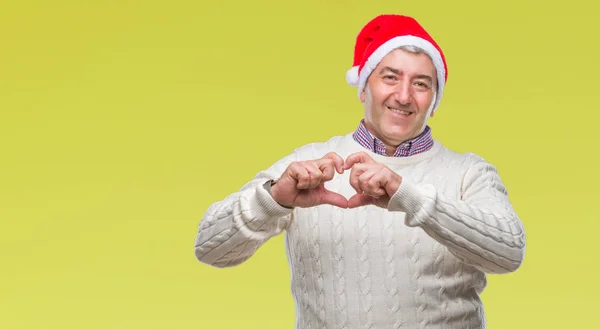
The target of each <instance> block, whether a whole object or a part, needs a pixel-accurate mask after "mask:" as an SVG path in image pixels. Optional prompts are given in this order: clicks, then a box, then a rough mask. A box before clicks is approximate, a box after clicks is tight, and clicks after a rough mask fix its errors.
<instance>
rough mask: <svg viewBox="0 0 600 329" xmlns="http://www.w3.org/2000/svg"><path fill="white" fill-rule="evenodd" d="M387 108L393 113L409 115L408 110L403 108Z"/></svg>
mask: <svg viewBox="0 0 600 329" xmlns="http://www.w3.org/2000/svg"><path fill="white" fill-rule="evenodd" d="M388 109H390V110H391V111H392V112H394V113H400V114H404V115H410V112H407V111H404V110H396V109H392V108H389V107H388Z"/></svg>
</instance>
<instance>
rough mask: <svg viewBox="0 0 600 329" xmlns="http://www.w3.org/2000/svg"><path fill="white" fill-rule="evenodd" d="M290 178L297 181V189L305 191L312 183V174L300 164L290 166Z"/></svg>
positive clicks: (295, 163)
mask: <svg viewBox="0 0 600 329" xmlns="http://www.w3.org/2000/svg"><path fill="white" fill-rule="evenodd" d="M290 177H292V178H293V179H294V180H295V181H296V188H297V189H299V190H304V189H307V188H308V185H309V183H310V174H309V173H308V170H307V169H306V167H305V166H304V165H302V164H300V163H297V162H294V163H292V164H291V165H290Z"/></svg>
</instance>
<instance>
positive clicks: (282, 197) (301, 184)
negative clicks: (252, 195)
mask: <svg viewBox="0 0 600 329" xmlns="http://www.w3.org/2000/svg"><path fill="white" fill-rule="evenodd" d="M343 167H344V159H342V158H341V157H340V156H339V155H337V154H336V153H334V152H329V153H327V154H326V155H325V156H324V157H322V158H320V159H316V160H308V161H295V162H292V163H291V164H290V165H289V166H288V167H287V169H286V170H285V171H284V172H283V174H282V175H281V177H280V178H279V179H278V180H277V182H276V183H275V184H274V185H273V186H272V187H271V196H272V197H273V199H274V200H275V201H276V202H277V203H279V204H280V205H282V206H284V207H288V208H293V207H301V208H308V207H314V206H317V205H321V204H330V205H334V206H338V207H340V208H347V207H348V200H346V198H345V197H344V196H342V195H341V194H338V193H335V192H331V191H329V190H327V189H326V188H325V182H327V181H330V180H331V179H333V176H334V175H335V172H336V171H337V172H338V173H339V174H341V173H343V172H344V169H343Z"/></svg>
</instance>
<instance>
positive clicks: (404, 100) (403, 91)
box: [394, 80, 413, 105]
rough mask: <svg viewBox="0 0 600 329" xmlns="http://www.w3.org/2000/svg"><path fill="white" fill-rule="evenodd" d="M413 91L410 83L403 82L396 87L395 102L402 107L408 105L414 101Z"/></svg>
mask: <svg viewBox="0 0 600 329" xmlns="http://www.w3.org/2000/svg"><path fill="white" fill-rule="evenodd" d="M412 98H413V96H412V90H411V86H410V81H406V80H402V81H400V83H399V84H398V85H397V86H396V90H395V92H394V100H396V101H397V102H398V103H400V104H401V105H408V104H410V102H411V101H412Z"/></svg>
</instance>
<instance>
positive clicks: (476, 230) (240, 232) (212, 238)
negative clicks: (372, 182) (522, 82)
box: [195, 134, 525, 329]
mask: <svg viewBox="0 0 600 329" xmlns="http://www.w3.org/2000/svg"><path fill="white" fill-rule="evenodd" d="M330 151H335V152H336V153H338V154H339V155H340V156H341V157H342V158H344V159H345V158H346V157H348V156H349V155H350V154H352V153H355V152H359V151H363V152H366V153H367V154H368V155H369V156H371V157H372V158H373V159H374V160H375V161H378V162H380V163H383V164H385V165H387V166H388V167H389V168H390V169H392V170H394V171H396V172H397V173H399V174H400V175H401V176H402V177H403V181H402V184H401V186H400V188H399V189H398V191H397V192H396V193H395V194H394V195H393V196H392V198H391V200H390V203H389V206H388V209H382V208H379V207H376V206H364V207H360V208H357V209H341V208H338V207H334V206H330V205H321V206H317V207H313V208H295V209H289V208H285V207H282V206H280V205H279V204H277V203H276V202H275V201H274V200H273V199H272V198H271V196H270V194H269V193H268V191H267V190H266V189H265V188H264V186H263V185H264V184H265V183H266V182H267V181H268V180H270V179H274V180H276V179H278V178H279V177H280V175H281V174H282V173H283V171H284V170H285V169H286V167H287V166H288V165H289V164H290V163H291V162H292V161H300V160H310V159H316V158H320V157H322V156H324V155H325V154H326V153H328V152H330ZM349 173H350V171H349V170H348V171H346V172H344V173H343V174H337V173H336V176H335V177H334V179H333V180H331V181H329V182H327V183H326V184H325V186H326V188H328V189H330V190H332V191H336V192H338V193H340V194H342V195H344V196H345V197H346V198H350V197H351V196H352V195H354V194H355V193H356V192H355V191H354V189H353V188H352V187H351V186H350V184H349V182H348V175H349ZM281 233H284V234H285V239H284V241H285V248H286V254H287V257H288V260H289V266H290V270H291V271H290V272H291V289H292V294H293V297H294V301H295V305H296V315H297V321H296V328H297V329H308V328H311V329H314V328H323V329H325V328H327V329H338V328H339V329H342V328H348V329H350V328H352V329H354V328H373V329H375V328H377V329H390V328H411V329H412V328H428V329H436V328H445V329H449V328H456V329H458V328H460V329H466V328H471V329H475V328H485V315H484V311H483V305H482V303H481V300H480V298H479V294H481V292H482V291H483V289H484V288H485V286H486V273H507V272H512V271H515V270H516V269H517V268H518V267H519V266H520V264H521V262H522V260H523V256H524V252H525V232H524V229H523V225H522V223H521V221H520V219H519V218H518V216H517V215H516V214H515V212H514V210H513V207H512V206H511V203H510V202H509V199H508V196H507V191H506V189H505V187H504V185H503V184H502V181H501V179H500V177H499V175H498V173H497V170H496V169H495V167H494V166H492V165H491V164H489V163H488V162H486V161H485V160H484V159H482V158H481V157H479V156H477V155H475V154H472V153H467V154H459V153H456V152H453V151H451V150H449V149H448V148H446V147H445V146H443V145H442V144H441V143H440V142H439V141H437V140H435V143H434V146H433V147H432V148H431V149H430V150H429V151H426V152H424V153H420V154H417V155H413V156H409V157H387V156H382V155H378V154H374V153H372V152H370V151H368V150H366V149H365V148H363V147H361V146H360V145H359V144H358V143H357V142H356V141H354V140H353V139H352V135H351V134H347V135H344V136H336V137H333V138H331V139H330V140H328V141H326V142H319V143H312V144H308V145H306V146H303V147H300V148H298V149H296V150H294V152H293V153H292V154H290V155H288V156H286V157H284V158H283V159H281V160H279V161H278V162H276V163H275V164H273V165H272V166H271V167H269V168H268V169H266V170H263V171H261V172H259V173H258V174H257V175H256V177H255V178H254V179H253V180H252V181H250V182H248V183H247V184H246V185H244V186H243V187H242V188H241V189H240V190H239V191H237V192H235V193H233V194H231V195H229V196H228V197H226V198H225V199H224V200H221V201H219V202H215V203H213V204H212V205H211V206H210V207H209V208H208V210H207V211H206V213H205V214H204V216H203V218H202V220H201V222H200V225H199V230H198V235H197V237H196V242H195V255H196V257H197V258H198V260H199V261H200V262H202V263H205V264H209V265H212V266H215V267H230V266H235V265H238V264H241V263H242V262H244V261H245V260H247V259H248V258H249V257H251V256H252V255H253V254H254V252H255V251H256V250H257V249H258V248H259V247H260V246H261V245H262V244H263V243H265V241H267V240H268V239H269V238H271V237H273V236H275V235H278V234H281Z"/></svg>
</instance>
